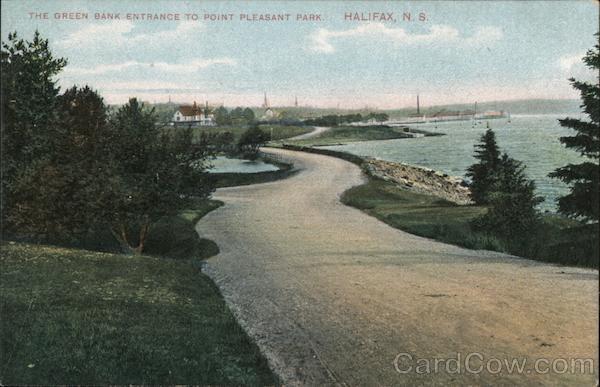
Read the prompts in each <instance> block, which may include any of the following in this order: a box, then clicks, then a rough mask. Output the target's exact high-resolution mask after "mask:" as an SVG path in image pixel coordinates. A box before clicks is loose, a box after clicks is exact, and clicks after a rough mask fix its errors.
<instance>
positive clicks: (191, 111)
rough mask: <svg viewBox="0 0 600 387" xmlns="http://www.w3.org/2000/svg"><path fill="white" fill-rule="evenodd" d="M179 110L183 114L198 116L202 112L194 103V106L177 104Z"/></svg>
mask: <svg viewBox="0 0 600 387" xmlns="http://www.w3.org/2000/svg"><path fill="white" fill-rule="evenodd" d="M179 111H180V112H181V114H182V115H184V116H188V117H189V116H199V115H201V114H202V109H200V108H199V107H198V106H196V105H195V104H194V106H190V105H182V106H179Z"/></svg>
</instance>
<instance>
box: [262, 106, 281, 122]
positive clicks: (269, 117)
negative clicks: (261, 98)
mask: <svg viewBox="0 0 600 387" xmlns="http://www.w3.org/2000/svg"><path fill="white" fill-rule="evenodd" d="M277 116H278V114H277V113H276V112H275V111H274V110H273V109H271V108H270V107H269V108H267V110H265V112H264V113H263V115H262V117H261V119H263V120H272V119H274V118H277Z"/></svg>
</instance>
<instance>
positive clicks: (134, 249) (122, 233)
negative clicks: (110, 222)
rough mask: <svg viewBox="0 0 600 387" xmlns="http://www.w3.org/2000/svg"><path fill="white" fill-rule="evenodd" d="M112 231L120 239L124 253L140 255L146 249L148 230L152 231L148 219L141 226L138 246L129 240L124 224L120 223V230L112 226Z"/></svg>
mask: <svg viewBox="0 0 600 387" xmlns="http://www.w3.org/2000/svg"><path fill="white" fill-rule="evenodd" d="M110 231H111V232H112V234H113V236H114V237H115V238H116V239H117V241H119V244H120V245H121V249H122V250H123V252H124V253H126V254H132V255H140V254H142V252H143V251H144V246H145V244H146V238H147V237H148V232H149V231H150V221H149V220H148V219H146V221H145V223H144V224H142V226H141V227H140V234H139V243H138V245H137V246H132V244H131V242H130V241H129V236H128V234H127V227H126V226H125V225H124V224H119V227H118V230H115V228H113V227H111V229H110Z"/></svg>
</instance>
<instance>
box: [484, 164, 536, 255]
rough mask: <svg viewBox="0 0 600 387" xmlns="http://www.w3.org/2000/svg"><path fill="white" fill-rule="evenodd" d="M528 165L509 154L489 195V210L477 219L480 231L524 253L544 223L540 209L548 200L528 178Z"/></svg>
mask: <svg viewBox="0 0 600 387" xmlns="http://www.w3.org/2000/svg"><path fill="white" fill-rule="evenodd" d="M524 171H525V166H524V165H523V164H522V163H521V162H520V161H517V160H515V159H512V158H510V157H508V155H507V154H506V153H505V154H503V155H502V157H501V158H500V161H499V163H498V168H497V171H496V173H495V177H494V179H493V183H492V185H491V187H490V190H489V192H488V202H489V208H488V211H487V212H486V213H485V214H484V215H483V216H481V217H480V218H478V219H476V220H475V222H474V226H475V228H476V229H478V230H481V231H485V232H487V233H490V234H493V235H495V236H497V237H499V238H500V239H502V240H504V241H505V242H507V244H508V245H510V246H512V247H514V248H515V251H522V249H523V248H524V246H525V245H526V244H527V241H528V239H530V236H531V232H532V231H533V230H534V229H535V228H536V226H537V225H538V224H539V221H540V215H539V212H538V211H537V209H536V206H537V205H538V204H539V203H541V202H542V201H543V200H544V199H543V198H542V197H540V196H537V195H536V194H535V183H534V182H533V181H531V180H528V179H527V177H526V176H525V172H524Z"/></svg>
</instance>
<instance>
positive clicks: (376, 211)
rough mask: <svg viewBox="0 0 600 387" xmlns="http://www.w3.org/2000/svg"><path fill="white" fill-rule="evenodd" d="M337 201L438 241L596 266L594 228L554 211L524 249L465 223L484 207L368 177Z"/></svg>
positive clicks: (596, 244)
mask: <svg viewBox="0 0 600 387" xmlns="http://www.w3.org/2000/svg"><path fill="white" fill-rule="evenodd" d="M342 202H343V203H345V204H347V205H350V206H353V207H356V208H358V209H361V210H363V211H365V212H366V213H368V214H370V215H372V216H375V217H376V218H378V219H380V220H382V221H383V222H385V223H387V224H389V225H390V226H392V227H395V228H398V229H401V230H404V231H407V232H409V233H411V234H415V235H419V236H424V237H427V238H432V239H437V240H440V241H442V242H446V243H451V244H455V245H459V246H463V247H467V248H471V249H486V250H495V251H502V252H510V253H512V254H515V255H519V256H524V257H527V258H532V259H538V260H543V261H546V262H552V263H559V264H565V265H574V266H585V267H595V268H597V267H598V247H597V246H598V237H597V232H594V230H591V229H590V226H589V225H581V224H580V223H578V222H575V221H573V220H569V219H565V218H562V217H559V216H556V215H546V216H543V218H542V223H541V224H540V226H539V228H538V229H537V230H536V232H535V233H532V235H531V248H530V249H529V250H528V251H514V250H511V247H510V246H507V243H504V242H502V241H500V240H498V239H497V238H495V237H493V236H490V235H486V234H483V233H480V232H476V231H474V230H473V229H472V228H471V225H470V222H471V221H472V220H473V219H475V218H476V217H478V216H480V215H482V214H484V213H485V211H486V208H485V207H483V206H474V205H473V206H459V205H457V204H454V203H451V202H448V201H446V200H443V199H439V198H436V197H434V196H429V195H424V194H418V193H414V192H410V191H407V190H404V189H402V188H400V187H398V186H397V185H395V184H393V183H390V182H386V181H383V180H378V179H373V178H372V179H370V181H369V182H368V183H366V184H364V185H361V186H357V187H354V188H351V189H349V190H348V191H346V192H344V194H343V195H342ZM596 227H597V226H596ZM596 231H597V230H596ZM595 235H596V236H595Z"/></svg>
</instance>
